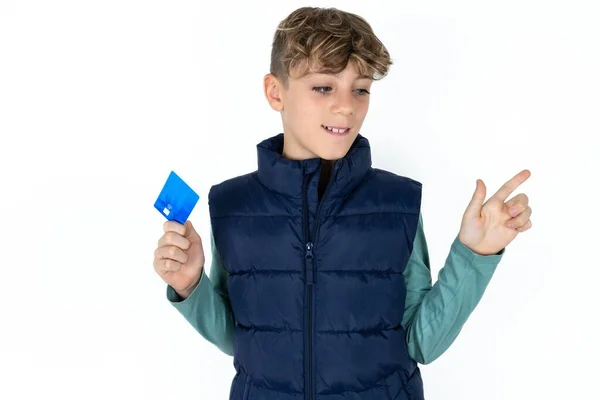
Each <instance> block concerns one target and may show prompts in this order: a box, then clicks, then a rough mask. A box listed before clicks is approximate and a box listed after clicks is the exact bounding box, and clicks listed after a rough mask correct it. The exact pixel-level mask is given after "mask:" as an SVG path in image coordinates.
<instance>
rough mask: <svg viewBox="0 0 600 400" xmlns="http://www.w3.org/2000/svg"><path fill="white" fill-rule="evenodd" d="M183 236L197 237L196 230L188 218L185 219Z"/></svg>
mask: <svg viewBox="0 0 600 400" xmlns="http://www.w3.org/2000/svg"><path fill="white" fill-rule="evenodd" d="M185 236H186V237H188V238H190V239H192V238H196V237H198V232H196V229H194V225H193V224H192V221H190V220H189V219H188V220H187V221H185Z"/></svg>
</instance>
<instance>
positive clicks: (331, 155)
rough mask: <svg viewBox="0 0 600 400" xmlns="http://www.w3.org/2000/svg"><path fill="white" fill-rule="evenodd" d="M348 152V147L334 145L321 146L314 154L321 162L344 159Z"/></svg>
mask: <svg viewBox="0 0 600 400" xmlns="http://www.w3.org/2000/svg"><path fill="white" fill-rule="evenodd" d="M348 150H350V145H347V146H346V145H342V144H336V145H329V146H327V145H325V146H322V147H321V148H320V149H319V151H316V152H315V153H316V154H317V155H318V156H319V157H320V158H322V159H323V160H328V161H335V160H339V159H340V158H344V156H345V155H346V154H347V153H348Z"/></svg>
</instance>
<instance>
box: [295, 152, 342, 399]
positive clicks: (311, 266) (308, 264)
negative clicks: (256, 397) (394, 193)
mask: <svg viewBox="0 0 600 400" xmlns="http://www.w3.org/2000/svg"><path fill="white" fill-rule="evenodd" d="M336 167H337V161H336V162H335V164H334V168H333V173H332V175H331V177H330V179H329V182H328V183H327V188H326V189H325V193H324V194H323V197H322V198H321V201H320V202H319V206H318V207H317V215H316V219H315V225H314V227H313V231H312V235H311V234H310V229H309V226H308V224H309V218H308V199H307V194H306V187H307V185H308V176H307V177H305V178H304V183H303V185H302V208H303V213H304V240H305V252H304V270H305V278H306V285H307V288H306V289H307V295H308V299H307V300H308V315H307V320H308V321H307V331H308V336H307V343H305V344H306V348H307V349H308V350H307V352H308V357H306V354H305V357H304V359H305V370H306V371H308V372H307V374H306V376H305V378H304V386H305V388H304V393H305V399H306V400H313V399H314V397H316V396H313V392H314V388H313V379H312V376H313V357H312V355H313V341H314V339H313V334H312V333H313V317H312V309H313V290H314V286H313V284H314V272H315V262H314V256H313V248H314V242H313V240H315V236H316V235H317V233H318V228H319V222H320V219H321V206H322V205H323V200H324V199H325V197H326V196H327V192H329V188H330V187H331V183H332V182H333V180H334V178H335V172H336V170H337V168H336Z"/></svg>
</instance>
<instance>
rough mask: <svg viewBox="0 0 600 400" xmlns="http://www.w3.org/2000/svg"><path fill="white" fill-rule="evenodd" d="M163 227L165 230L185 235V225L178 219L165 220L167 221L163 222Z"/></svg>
mask: <svg viewBox="0 0 600 400" xmlns="http://www.w3.org/2000/svg"><path fill="white" fill-rule="evenodd" d="M163 229H164V230H165V232H175V233H178V234H180V235H181V236H184V235H185V233H186V232H185V231H186V229H185V226H184V225H182V224H180V223H179V222H177V221H173V220H171V221H165V223H164V224H163Z"/></svg>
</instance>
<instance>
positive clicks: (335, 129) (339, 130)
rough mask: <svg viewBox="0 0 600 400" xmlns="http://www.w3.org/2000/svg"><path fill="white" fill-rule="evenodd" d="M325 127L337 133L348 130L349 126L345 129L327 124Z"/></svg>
mask: <svg viewBox="0 0 600 400" xmlns="http://www.w3.org/2000/svg"><path fill="white" fill-rule="evenodd" d="M325 128H326V129H327V130H330V131H332V132H335V133H343V132H346V131H347V130H348V128H344V129H337V128H331V127H329V126H325Z"/></svg>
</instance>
